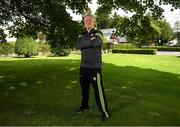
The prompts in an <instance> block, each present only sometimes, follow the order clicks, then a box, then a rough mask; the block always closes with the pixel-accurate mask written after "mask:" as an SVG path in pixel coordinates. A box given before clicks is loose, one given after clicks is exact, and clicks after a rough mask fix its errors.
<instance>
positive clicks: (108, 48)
mask: <svg viewBox="0 0 180 127" xmlns="http://www.w3.org/2000/svg"><path fill="white" fill-rule="evenodd" d="M113 46H114V44H113V43H103V45H102V49H103V51H108V52H111V50H112V49H113Z"/></svg>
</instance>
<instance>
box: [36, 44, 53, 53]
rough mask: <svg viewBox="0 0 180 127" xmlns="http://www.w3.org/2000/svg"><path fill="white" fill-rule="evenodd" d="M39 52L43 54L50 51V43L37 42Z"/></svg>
mask: <svg viewBox="0 0 180 127" xmlns="http://www.w3.org/2000/svg"><path fill="white" fill-rule="evenodd" d="M38 45H39V52H40V53H42V54H43V55H45V54H48V53H50V52H51V47H50V45H48V44H46V43H42V42H39V44H38Z"/></svg>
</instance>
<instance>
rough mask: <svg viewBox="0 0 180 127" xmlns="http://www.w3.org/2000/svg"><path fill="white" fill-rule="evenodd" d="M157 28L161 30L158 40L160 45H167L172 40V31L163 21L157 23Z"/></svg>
mask: <svg viewBox="0 0 180 127" xmlns="http://www.w3.org/2000/svg"><path fill="white" fill-rule="evenodd" d="M159 26H160V28H161V34H160V39H161V41H162V43H167V42H168V41H169V40H171V39H172V38H173V29H172V28H171V25H170V24H169V23H168V22H167V21H166V20H165V19H163V20H161V21H159Z"/></svg>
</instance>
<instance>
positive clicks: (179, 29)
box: [174, 21, 180, 45]
mask: <svg viewBox="0 0 180 127" xmlns="http://www.w3.org/2000/svg"><path fill="white" fill-rule="evenodd" d="M174 33H175V38H177V42H178V45H180V21H176V22H175V24H174Z"/></svg>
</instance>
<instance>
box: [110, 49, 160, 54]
mask: <svg viewBox="0 0 180 127" xmlns="http://www.w3.org/2000/svg"><path fill="white" fill-rule="evenodd" d="M156 52H157V50H156V49H113V50H112V53H126V54H149V55H155V54H156Z"/></svg>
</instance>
